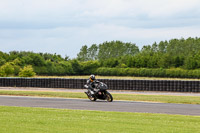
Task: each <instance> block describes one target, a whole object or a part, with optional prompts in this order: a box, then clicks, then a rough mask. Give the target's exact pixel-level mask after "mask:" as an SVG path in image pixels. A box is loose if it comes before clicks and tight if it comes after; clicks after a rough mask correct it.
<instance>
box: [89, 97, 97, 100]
mask: <svg viewBox="0 0 200 133" xmlns="http://www.w3.org/2000/svg"><path fill="white" fill-rule="evenodd" d="M88 98H89V99H90V101H96V100H97V99H96V98H95V97H92V96H88Z"/></svg>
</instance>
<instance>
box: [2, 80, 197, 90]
mask: <svg viewBox="0 0 200 133" xmlns="http://www.w3.org/2000/svg"><path fill="white" fill-rule="evenodd" d="M99 81H102V82H104V83H106V84H107V85H108V87H109V89H112V90H136V91H173V92H200V81H184V80H117V79H99ZM85 83H86V79H66V78H0V87H41V88H73V89H83V86H84V84H85Z"/></svg>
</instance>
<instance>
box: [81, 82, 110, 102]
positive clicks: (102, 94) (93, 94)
mask: <svg viewBox="0 0 200 133" xmlns="http://www.w3.org/2000/svg"><path fill="white" fill-rule="evenodd" d="M107 89H108V86H107V85H106V84H105V83H103V82H99V83H98V84H96V85H95V88H94V89H93V90H89V89H88V91H87V92H85V94H86V95H87V96H88V98H89V99H90V100H91V101H96V100H97V99H101V100H107V101H108V102H112V101H113V97H112V95H111V94H110V93H109V92H108V91H107Z"/></svg>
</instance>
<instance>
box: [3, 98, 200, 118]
mask: <svg viewBox="0 0 200 133" xmlns="http://www.w3.org/2000/svg"><path fill="white" fill-rule="evenodd" d="M1 105H3V106H21V107H22V106H23V107H42V108H62V109H80V110H101V111H118V112H143V113H164V114H180V115H198V116H200V105H192V104H169V103H147V102H128V101H113V102H105V101H96V102H91V101H89V100H87V99H64V98H38V97H21V96H0V106H1Z"/></svg>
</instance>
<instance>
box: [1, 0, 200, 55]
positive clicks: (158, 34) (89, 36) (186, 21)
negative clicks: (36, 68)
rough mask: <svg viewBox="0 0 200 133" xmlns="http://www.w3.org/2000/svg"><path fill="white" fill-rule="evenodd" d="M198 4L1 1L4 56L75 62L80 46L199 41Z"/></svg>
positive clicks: (175, 0) (193, 0) (182, 0)
mask: <svg viewBox="0 0 200 133" xmlns="http://www.w3.org/2000/svg"><path fill="white" fill-rule="evenodd" d="M199 6H200V1H198V0H151V1H149V0H140V1H138V0H109V1H108V0H0V46H1V49H0V50H3V51H6V52H8V51H11V50H30V51H31V50H32V51H36V52H51V53H60V54H62V55H63V56H64V55H65V54H67V55H70V57H75V56H76V54H77V53H78V51H79V50H80V48H81V46H82V45H91V44H93V43H96V44H99V43H102V42H104V41H111V40H121V41H125V42H126V41H128V42H132V43H136V44H137V45H140V47H141V46H142V45H145V44H151V43H152V42H154V41H161V40H169V39H171V38H181V37H185V38H187V37H190V36H191V37H196V36H198V37H199V36H200V15H199V14H200V8H199Z"/></svg>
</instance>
